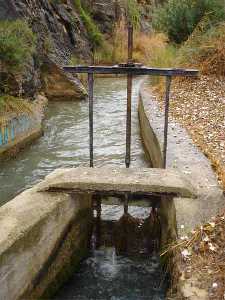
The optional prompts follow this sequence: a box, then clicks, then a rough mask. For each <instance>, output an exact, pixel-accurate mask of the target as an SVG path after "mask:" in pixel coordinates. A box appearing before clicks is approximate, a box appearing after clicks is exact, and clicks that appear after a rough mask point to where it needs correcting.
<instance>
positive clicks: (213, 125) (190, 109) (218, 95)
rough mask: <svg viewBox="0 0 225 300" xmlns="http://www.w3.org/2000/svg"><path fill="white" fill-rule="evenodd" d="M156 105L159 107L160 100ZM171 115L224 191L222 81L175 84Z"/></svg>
mask: <svg viewBox="0 0 225 300" xmlns="http://www.w3.org/2000/svg"><path fill="white" fill-rule="evenodd" d="M157 98H159V97H157ZM159 102H160V105H161V107H162V105H163V98H161V100H160V99H159ZM170 113H171V116H172V117H173V118H175V120H177V121H179V123H181V125H183V126H184V127H185V128H186V129H187V131H188V132H189V134H190V136H191V138H192V139H193V141H194V143H195V144H196V145H197V146H198V147H200V149H201V150H202V151H203V153H204V154H205V155H206V156H207V157H208V158H209V159H210V160H211V162H212V166H213V168H214V169H215V170H216V172H217V175H218V179H219V181H220V183H222V185H223V187H224V189H225V78H224V77H223V78H216V77H213V76H210V77H207V76H201V77H200V79H195V80H193V79H188V80H176V81H175V82H174V83H173V86H172V91H171V109H170Z"/></svg>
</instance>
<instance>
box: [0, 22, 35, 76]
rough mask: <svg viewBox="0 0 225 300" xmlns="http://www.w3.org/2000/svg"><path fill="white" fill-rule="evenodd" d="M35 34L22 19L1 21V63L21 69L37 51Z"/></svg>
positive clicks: (10, 68)
mask: <svg viewBox="0 0 225 300" xmlns="http://www.w3.org/2000/svg"><path fill="white" fill-rule="evenodd" d="M35 41H36V39H35V35H34V34H33V32H32V30H31V29H30V28H29V26H28V24H27V23H26V22H24V21H22V20H16V21H1V22H0V63H1V64H2V65H3V67H5V68H6V69H7V70H16V71H20V70H21V69H23V67H24V66H25V65H26V63H27V61H28V60H29V59H30V58H31V56H32V54H33V53H34V52H35Z"/></svg>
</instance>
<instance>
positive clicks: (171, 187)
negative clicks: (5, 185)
mask: <svg viewBox="0 0 225 300" xmlns="http://www.w3.org/2000/svg"><path fill="white" fill-rule="evenodd" d="M37 189H38V191H55V192H57V191H64V192H66V191H68V192H75V193H76V192H82V193H85V192H86V193H87V192H88V193H92V194H95V193H105V194H107V193H113V194H126V193H132V194H141V195H142V194H145V195H148V194H149V195H151V194H153V195H158V196H160V195H172V196H178V195H179V196H182V197H187V198H194V197H196V195H195V191H194V188H193V186H192V185H191V184H190V183H189V182H188V180H187V179H186V178H185V176H184V174H180V173H179V172H177V171H175V170H170V169H167V170H164V169H149V168H148V169H137V168H130V169H125V168H112V167H102V168H87V167H79V168H70V169H59V170H56V171H55V172H53V173H52V174H51V175H49V176H47V177H46V180H45V181H44V182H42V183H40V184H39V185H38V186H37Z"/></svg>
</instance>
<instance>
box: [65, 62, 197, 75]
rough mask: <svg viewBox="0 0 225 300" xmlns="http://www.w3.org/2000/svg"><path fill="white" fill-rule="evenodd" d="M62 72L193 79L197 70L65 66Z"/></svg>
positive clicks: (119, 66)
mask: <svg viewBox="0 0 225 300" xmlns="http://www.w3.org/2000/svg"><path fill="white" fill-rule="evenodd" d="M64 70H65V71H66V72H69V73H95V74H112V75H113V74H132V75H133V76H137V75H152V76H184V77H195V76H197V75H198V71H197V70H192V69H177V68H149V67H146V66H139V65H138V66H136V65H135V64H134V65H133V66H129V65H126V66H121V65H115V66H76V67H72V66H66V67H64Z"/></svg>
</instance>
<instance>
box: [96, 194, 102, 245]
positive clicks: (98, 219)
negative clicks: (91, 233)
mask: <svg viewBox="0 0 225 300" xmlns="http://www.w3.org/2000/svg"><path fill="white" fill-rule="evenodd" d="M96 212H97V216H96V249H98V248H99V247H100V246H101V214H102V200H101V198H98V199H97V200H96Z"/></svg>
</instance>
